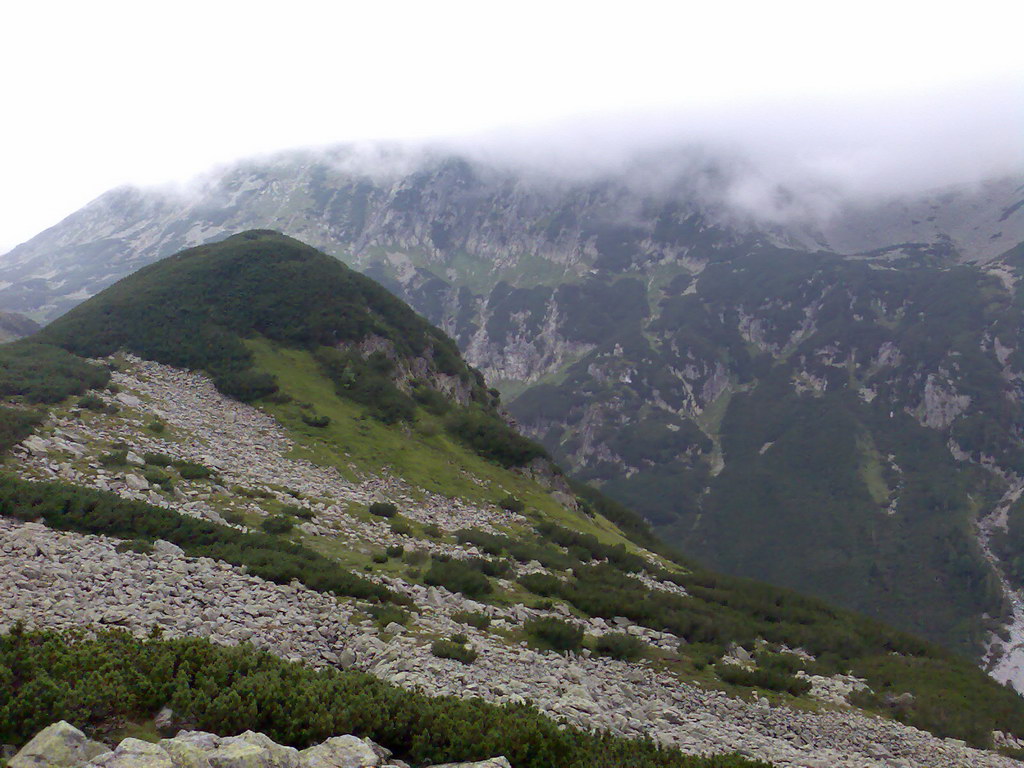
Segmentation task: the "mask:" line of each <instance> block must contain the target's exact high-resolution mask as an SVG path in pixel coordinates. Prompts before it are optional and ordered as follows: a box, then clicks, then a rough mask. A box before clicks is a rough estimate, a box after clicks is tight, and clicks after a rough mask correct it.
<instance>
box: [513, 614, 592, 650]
mask: <svg viewBox="0 0 1024 768" xmlns="http://www.w3.org/2000/svg"><path fill="white" fill-rule="evenodd" d="M523 630H524V631H525V632H526V634H527V635H529V636H530V637H532V638H533V639H534V640H535V641H537V642H538V643H539V644H540V645H541V646H542V647H544V648H550V649H551V650H553V651H559V652H561V653H565V652H566V651H578V650H580V648H582V647H583V629H582V628H581V627H577V626H576V625H575V624H570V623H569V622H567V621H562V620H561V619H556V618H554V617H552V616H542V617H540V618H538V619H530V620H529V621H528V622H526V624H525V625H524V626H523Z"/></svg>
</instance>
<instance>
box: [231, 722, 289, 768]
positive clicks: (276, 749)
mask: <svg viewBox="0 0 1024 768" xmlns="http://www.w3.org/2000/svg"><path fill="white" fill-rule="evenodd" d="M234 739H238V740H240V741H244V742H246V743H247V744H252V745H255V746H257V747H262V748H263V749H265V750H267V752H269V753H270V763H269V764H270V766H271V768H299V750H297V749H295V747H285V746H282V745H281V744H278V743H276V742H275V741H274V740H273V739H271V738H270V737H269V736H267V735H266V734H263V733H256V732H255V731H246V732H245V733H241V734H239V735H238V736H232V737H230V738H227V739H223V740H222V741H221V747H222V748H223V746H224V744H226V743H229V742H231V741H233V740H234Z"/></svg>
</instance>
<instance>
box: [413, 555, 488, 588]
mask: <svg viewBox="0 0 1024 768" xmlns="http://www.w3.org/2000/svg"><path fill="white" fill-rule="evenodd" d="M423 582H424V583H425V584H428V585H429V586H432V587H444V588H445V589H448V590H450V591H452V592H461V593H462V594H464V595H465V596H466V597H471V598H479V597H484V596H485V595H489V594H490V593H491V592H493V591H494V587H493V586H491V582H490V580H489V579H488V578H487V577H486V576H485V575H484V574H483V572H482V571H481V569H480V565H479V563H478V562H477V563H474V562H469V561H466V560H445V559H440V558H437V557H434V558H433V559H431V561H430V567H429V568H428V569H427V572H426V573H425V574H424V575H423Z"/></svg>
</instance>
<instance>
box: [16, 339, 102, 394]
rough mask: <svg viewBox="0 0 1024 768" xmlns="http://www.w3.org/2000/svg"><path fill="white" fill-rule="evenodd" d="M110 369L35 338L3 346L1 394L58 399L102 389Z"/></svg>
mask: <svg viewBox="0 0 1024 768" xmlns="http://www.w3.org/2000/svg"><path fill="white" fill-rule="evenodd" d="M109 381H110V371H109V370H107V369H106V368H104V367H102V366H98V365H92V364H91V363H87V362H86V361H85V360H83V359H82V358H80V357H76V356H75V355H72V354H70V353H68V352H65V351H64V350H63V349H60V348H59V347H55V346H52V345H50V344H43V343H38V342H36V341H32V340H28V339H25V340H22V341H15V342H13V343H11V344H4V345H2V346H0V397H3V398H20V399H22V400H23V401H25V402H28V403H43V404H49V403H59V402H60V401H61V400H63V399H64V398H66V397H69V396H71V395H82V394H85V393H86V392H87V391H88V390H90V389H101V388H102V387H105V386H106V385H107V382H109Z"/></svg>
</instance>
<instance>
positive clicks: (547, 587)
mask: <svg viewBox="0 0 1024 768" xmlns="http://www.w3.org/2000/svg"><path fill="white" fill-rule="evenodd" d="M518 581H519V583H520V584H522V585H523V586H524V587H526V588H527V589H528V590H530V591H531V592H533V594H535V595H540V596H541V597H552V596H554V595H557V594H559V593H560V592H561V589H562V582H561V580H560V579H558V578H556V577H555V576H552V575H550V574H547V573H527V574H526V575H524V576H520V577H519V579H518Z"/></svg>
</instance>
